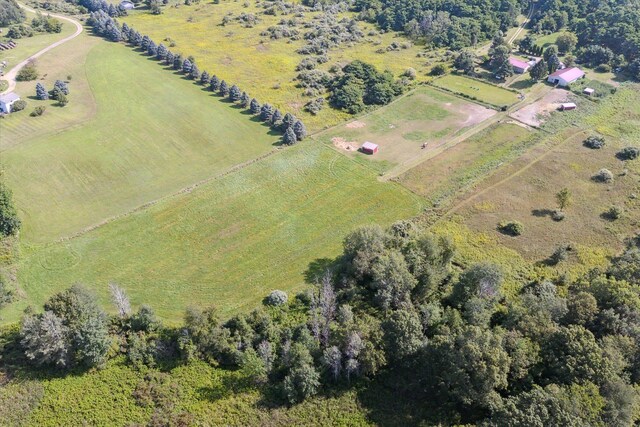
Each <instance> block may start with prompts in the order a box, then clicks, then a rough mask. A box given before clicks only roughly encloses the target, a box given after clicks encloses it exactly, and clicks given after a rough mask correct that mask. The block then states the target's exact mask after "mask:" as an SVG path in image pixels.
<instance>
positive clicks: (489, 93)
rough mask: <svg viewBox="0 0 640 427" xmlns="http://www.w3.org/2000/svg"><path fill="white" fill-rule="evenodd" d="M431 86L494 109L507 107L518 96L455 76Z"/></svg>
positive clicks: (440, 80) (439, 79) (515, 100)
mask: <svg viewBox="0 0 640 427" xmlns="http://www.w3.org/2000/svg"><path fill="white" fill-rule="evenodd" d="M433 85H434V86H437V87H441V88H443V89H447V90H449V91H451V92H454V93H459V94H463V95H465V96H467V97H469V98H471V99H477V100H479V101H481V102H485V103H487V104H491V105H494V106H496V107H502V106H509V105H512V104H515V103H516V102H517V101H518V95H517V93H515V92H512V91H509V90H506V89H503V88H501V87H498V86H495V85H492V84H489V83H485V82H482V81H480V80H476V79H470V78H467V77H464V76H459V75H456V74H447V75H444V76H442V77H440V78H437V79H435V80H434V81H433Z"/></svg>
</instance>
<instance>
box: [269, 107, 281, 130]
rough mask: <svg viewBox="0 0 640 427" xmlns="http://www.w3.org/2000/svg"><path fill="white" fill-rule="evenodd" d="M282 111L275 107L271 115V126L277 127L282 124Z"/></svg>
mask: <svg viewBox="0 0 640 427" xmlns="http://www.w3.org/2000/svg"><path fill="white" fill-rule="evenodd" d="M282 118H283V117H282V113H281V112H280V110H278V109H277V108H276V111H274V112H273V114H272V115H271V127H272V128H274V129H278V128H279V127H280V125H282Z"/></svg>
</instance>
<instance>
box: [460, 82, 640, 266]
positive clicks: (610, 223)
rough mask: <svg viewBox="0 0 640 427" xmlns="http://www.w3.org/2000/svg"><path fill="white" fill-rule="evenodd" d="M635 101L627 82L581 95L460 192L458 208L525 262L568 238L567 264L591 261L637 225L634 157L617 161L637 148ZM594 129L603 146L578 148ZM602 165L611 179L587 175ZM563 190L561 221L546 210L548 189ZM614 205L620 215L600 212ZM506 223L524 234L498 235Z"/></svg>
mask: <svg viewBox="0 0 640 427" xmlns="http://www.w3.org/2000/svg"><path fill="white" fill-rule="evenodd" d="M639 106H640V92H639V91H638V86H637V85H627V86H623V87H621V88H620V89H618V91H617V93H616V94H615V95H611V96H609V97H607V98H606V99H604V100H603V101H601V102H599V103H593V102H591V101H587V100H583V101H580V102H579V108H578V110H576V111H573V112H570V113H568V114H567V113H554V115H555V117H552V119H551V120H550V121H549V122H548V123H547V124H545V125H544V128H545V129H547V130H548V131H549V132H550V134H549V135H547V136H546V137H545V138H544V139H543V140H542V141H541V142H540V143H539V144H537V145H536V147H535V148H534V149H533V150H530V151H529V152H527V153H525V154H524V155H523V156H521V157H520V158H518V159H517V160H515V161H514V162H511V163H510V164H508V165H505V167H504V168H501V169H500V170H499V171H498V172H497V173H495V174H494V175H492V176H491V178H490V179H488V180H486V181H485V182H483V184H482V185H481V186H479V187H478V189H477V190H476V191H475V192H474V193H472V194H471V197H468V196H467V197H465V203H464V204H462V205H460V206H459V207H458V208H457V209H456V211H457V213H459V214H460V215H461V216H463V217H464V223H465V224H467V225H468V226H469V227H470V228H471V229H472V230H475V231H479V232H482V233H487V234H491V235H494V236H495V237H496V238H498V239H499V241H500V243H501V244H502V245H505V246H506V247H509V248H512V249H514V250H516V251H517V252H519V253H521V254H522V255H523V256H524V257H525V258H526V259H528V260H534V261H542V260H544V259H546V258H547V257H548V256H549V255H551V253H552V252H553V251H554V249H555V248H556V247H557V246H558V245H561V244H569V243H571V244H573V246H574V248H576V251H575V252H573V255H572V258H571V260H572V261H573V262H582V263H584V264H585V265H586V264H589V262H591V263H592V265H597V263H598V262H602V261H603V260H604V259H605V257H606V256H607V255H610V254H612V253H615V251H617V250H619V249H621V248H622V242H623V239H624V238H626V237H629V236H631V235H633V234H634V233H635V232H637V230H638V228H639V227H640V201H639V200H638V197H637V195H638V194H640V161H639V160H634V161H627V162H623V161H621V160H619V159H617V158H616V153H617V152H618V151H619V150H620V149H621V148H622V147H626V146H636V147H637V146H640V107H639ZM594 134H600V135H602V136H604V137H605V140H606V145H605V147H604V148H602V149H600V150H591V149H589V148H586V147H584V146H583V144H582V142H583V140H584V139H585V138H586V137H587V136H589V135H594ZM601 168H607V169H609V170H610V171H611V172H613V174H614V180H613V182H612V183H610V184H604V183H598V182H595V181H594V180H593V179H592V177H593V175H595V174H596V173H597V172H598V171H599V170H600V169H601ZM564 187H566V188H568V189H569V190H570V192H571V193H572V195H573V196H572V199H573V203H572V205H571V206H570V207H569V208H567V209H566V219H564V220H563V221H560V222H556V221H553V220H552V219H551V217H550V215H551V211H552V210H553V209H556V208H557V204H556V200H555V194H556V193H557V192H558V191H560V190H561V189H562V188H564ZM613 205H616V206H619V207H621V208H623V210H624V214H623V216H622V218H620V219H618V220H611V219H610V218H607V217H606V215H603V214H604V213H605V212H606V211H607V210H608V209H609V208H610V207H611V206H613ZM505 220H517V221H520V222H521V223H522V224H523V225H524V233H523V234H522V235H521V236H519V237H516V238H514V237H509V236H504V235H502V234H500V233H498V231H496V227H497V225H498V223H499V222H500V221H505ZM561 266H562V264H561Z"/></svg>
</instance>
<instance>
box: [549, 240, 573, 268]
mask: <svg viewBox="0 0 640 427" xmlns="http://www.w3.org/2000/svg"><path fill="white" fill-rule="evenodd" d="M568 256H569V248H568V246H567V245H560V246H558V247H557V248H556V250H555V251H553V253H552V254H551V256H550V257H549V263H550V264H551V265H557V264H559V263H561V262H562V261H565V260H566V259H567V258H568Z"/></svg>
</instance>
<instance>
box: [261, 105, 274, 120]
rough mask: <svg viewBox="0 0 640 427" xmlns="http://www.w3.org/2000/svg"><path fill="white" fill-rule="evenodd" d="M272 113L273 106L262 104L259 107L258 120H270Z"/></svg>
mask: <svg viewBox="0 0 640 427" xmlns="http://www.w3.org/2000/svg"><path fill="white" fill-rule="evenodd" d="M272 115H273V107H272V106H271V105H269V104H264V105H263V106H262V107H261V108H260V120H262V121H263V122H271V116H272Z"/></svg>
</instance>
